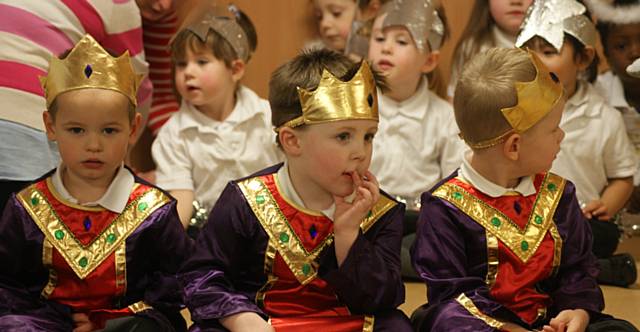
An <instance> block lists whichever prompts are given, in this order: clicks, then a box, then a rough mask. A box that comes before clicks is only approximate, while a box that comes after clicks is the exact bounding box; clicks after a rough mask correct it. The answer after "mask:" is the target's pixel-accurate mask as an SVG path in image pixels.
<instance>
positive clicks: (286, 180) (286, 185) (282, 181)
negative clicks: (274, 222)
mask: <svg viewBox="0 0 640 332" xmlns="http://www.w3.org/2000/svg"><path fill="white" fill-rule="evenodd" d="M276 182H277V184H278V188H279V189H280V190H281V192H280V194H281V195H282V196H284V198H285V199H286V200H287V201H288V202H289V203H293V204H294V207H296V206H295V205H298V206H297V208H298V209H300V207H303V208H304V209H307V207H306V206H305V205H304V202H303V201H302V198H300V195H298V192H297V191H296V188H294V187H293V183H291V177H290V176H289V166H288V165H287V163H286V162H285V163H284V165H282V167H280V169H279V170H278V172H277V173H276ZM319 212H320V213H322V214H323V215H324V216H326V217H327V218H329V219H331V220H333V215H334V214H335V212H336V205H335V204H332V205H331V206H330V207H329V208H327V209H326V210H322V211H319Z"/></svg>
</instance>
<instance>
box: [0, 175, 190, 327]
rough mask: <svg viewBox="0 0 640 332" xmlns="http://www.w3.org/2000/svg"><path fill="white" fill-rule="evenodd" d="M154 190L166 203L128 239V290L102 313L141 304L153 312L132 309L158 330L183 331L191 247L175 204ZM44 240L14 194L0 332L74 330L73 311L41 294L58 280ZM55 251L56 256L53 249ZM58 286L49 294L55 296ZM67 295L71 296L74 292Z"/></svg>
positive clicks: (3, 261) (6, 220)
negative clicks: (184, 275) (180, 275)
mask: <svg viewBox="0 0 640 332" xmlns="http://www.w3.org/2000/svg"><path fill="white" fill-rule="evenodd" d="M50 174H51V173H49V174H48V175H46V176H45V177H44V178H43V179H46V178H47V177H49V176H50ZM136 183H142V184H143V185H145V186H147V188H151V187H152V186H151V185H149V184H148V183H144V181H143V180H140V179H139V178H136ZM138 188H140V187H138ZM28 189H29V188H27V189H25V190H28ZM152 190H155V193H157V196H159V197H162V199H163V202H165V201H166V203H161V205H159V206H157V208H156V209H155V210H153V212H150V214H149V215H148V216H146V218H144V219H143V220H142V221H141V222H140V223H139V224H138V225H137V227H136V228H135V229H134V230H133V231H132V232H131V233H130V234H129V235H128V236H127V237H126V240H124V248H126V254H125V257H126V259H125V262H126V274H125V275H126V291H125V292H124V294H122V295H121V296H117V297H115V299H114V303H113V305H112V306H111V307H109V308H100V309H104V310H126V309H127V307H128V306H130V305H133V304H135V303H140V301H143V302H144V303H146V304H147V305H150V306H151V307H152V309H147V307H144V309H146V310H142V311H138V310H134V312H136V313H135V315H136V316H141V317H147V318H151V319H153V320H154V321H155V322H156V323H157V324H158V326H159V327H160V328H161V330H160V331H174V330H177V331H180V330H185V329H186V327H185V326H184V320H183V319H182V317H181V315H180V313H179V311H180V310H181V308H182V299H181V296H180V288H179V287H178V283H177V280H176V277H175V273H176V272H177V269H178V267H179V266H180V264H181V263H182V262H184V261H185V260H186V258H187V256H188V255H189V253H190V251H191V250H190V249H191V247H192V243H191V240H190V239H189V238H188V237H187V236H186V233H185V232H184V229H183V228H182V226H181V224H180V221H179V219H178V215H177V210H176V201H175V199H173V198H170V197H169V196H168V195H167V194H164V193H162V192H161V191H160V190H159V189H157V188H156V189H152ZM163 195H164V196H163ZM58 204H63V203H58ZM151 204H153V203H152V202H149V205H151ZM159 204H160V203H159ZM125 211H126V210H125ZM60 218H62V219H64V218H65V216H60ZM67 237H68V235H67ZM44 240H45V235H44V233H43V232H42V230H41V229H40V228H39V227H38V225H36V223H35V222H34V221H33V219H32V217H31V215H30V214H29V212H28V211H27V210H26V209H25V206H24V205H23V203H22V202H20V201H19V199H18V196H17V195H13V196H12V197H11V199H10V200H9V202H8V203H7V205H6V207H5V210H4V213H3V215H2V218H1V219H0V266H2V268H1V269H0V331H7V330H12V329H18V330H21V331H22V330H27V331H71V330H72V329H73V322H72V320H71V314H72V313H73V310H72V308H71V307H70V306H67V305H64V304H61V303H58V302H56V301H53V300H48V299H46V297H45V296H43V295H42V294H43V292H45V291H44V289H45V287H47V285H48V284H50V283H51V282H52V281H53V284H54V285H55V278H56V277H55V274H56V272H55V269H56V266H55V265H54V266H53V268H52V272H51V273H50V270H49V268H47V267H45V266H44V265H43V259H44V258H43V251H44V250H43V242H44ZM49 241H55V239H49ZM107 241H109V240H107ZM120 245H121V244H120ZM52 250H54V251H56V252H57V249H55V248H54V249H52ZM110 263H111V264H112V263H113V261H108V260H105V261H104V262H103V263H100V264H99V265H98V267H97V268H96V269H98V268H99V267H101V266H102V265H103V264H110ZM93 271H94V272H95V271H97V270H93ZM94 272H92V273H94ZM77 282H79V283H81V282H82V280H81V279H78V281H77ZM58 286H60V285H58ZM58 286H54V288H53V290H49V291H48V293H49V294H51V293H52V292H53V291H55V288H56V287H58ZM45 293H46V292H45ZM69 294H70V296H73V294H74V293H73V292H71V293H69ZM82 295H83V296H85V297H87V296H86V294H82Z"/></svg>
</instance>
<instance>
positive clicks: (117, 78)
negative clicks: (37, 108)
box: [40, 34, 144, 107]
mask: <svg viewBox="0 0 640 332" xmlns="http://www.w3.org/2000/svg"><path fill="white" fill-rule="evenodd" d="M143 77H144V75H138V74H136V73H135V70H134V69H133V66H132V65H131V57H130V56H129V51H126V52H124V54H122V55H121V56H119V57H117V58H115V57H113V56H111V55H110V54H109V53H108V52H107V51H105V50H104V48H102V46H100V44H98V42H96V40H95V39H93V37H91V35H89V34H87V35H85V36H84V37H82V39H80V41H78V43H77V44H76V45H75V46H74V47H73V49H72V50H71V52H70V53H69V55H68V56H67V57H66V58H65V59H64V60H60V59H58V57H56V56H52V57H51V60H50V62H49V71H48V73H47V76H41V77H40V83H41V84H42V88H43V89H44V94H45V97H46V99H47V107H48V106H50V105H51V103H52V102H53V100H54V99H56V97H57V96H58V95H59V94H61V93H63V92H67V91H71V90H77V89H91V88H93V89H107V90H113V91H117V92H120V93H122V94H123V95H125V96H127V98H129V100H130V101H131V103H132V104H133V105H137V101H136V94H137V92H138V87H139V86H140V82H141V81H142V78H143Z"/></svg>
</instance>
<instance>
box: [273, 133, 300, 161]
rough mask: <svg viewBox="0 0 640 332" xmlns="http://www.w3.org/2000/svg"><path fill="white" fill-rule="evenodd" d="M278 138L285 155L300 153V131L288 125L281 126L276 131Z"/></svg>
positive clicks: (297, 154)
mask: <svg viewBox="0 0 640 332" xmlns="http://www.w3.org/2000/svg"><path fill="white" fill-rule="evenodd" d="M278 140H280V146H282V150H284V152H285V153H286V154H287V155H290V156H299V155H300V154H301V153H302V146H301V145H300V131H296V130H295V129H293V128H289V127H282V128H280V130H279V131H278Z"/></svg>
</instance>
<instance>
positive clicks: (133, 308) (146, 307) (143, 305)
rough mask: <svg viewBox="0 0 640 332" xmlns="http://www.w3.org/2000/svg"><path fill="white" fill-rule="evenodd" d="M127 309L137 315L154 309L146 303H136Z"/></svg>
mask: <svg viewBox="0 0 640 332" xmlns="http://www.w3.org/2000/svg"><path fill="white" fill-rule="evenodd" d="M127 308H129V310H131V312H133V313H134V314H137V313H139V312H142V311H145V310H150V309H153V307H152V306H150V305H148V304H146V303H145V302H144V301H139V302H136V303H134V304H132V305H130V306H128V307H127Z"/></svg>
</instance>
